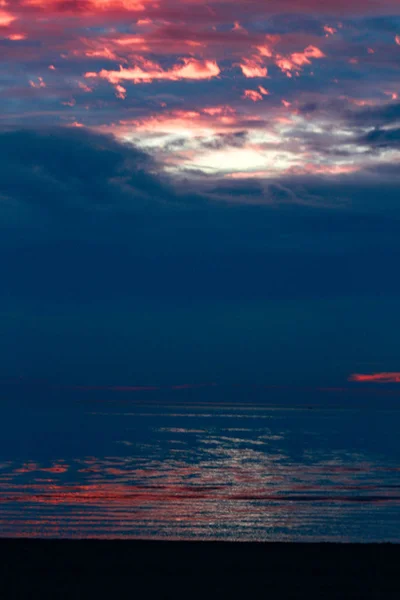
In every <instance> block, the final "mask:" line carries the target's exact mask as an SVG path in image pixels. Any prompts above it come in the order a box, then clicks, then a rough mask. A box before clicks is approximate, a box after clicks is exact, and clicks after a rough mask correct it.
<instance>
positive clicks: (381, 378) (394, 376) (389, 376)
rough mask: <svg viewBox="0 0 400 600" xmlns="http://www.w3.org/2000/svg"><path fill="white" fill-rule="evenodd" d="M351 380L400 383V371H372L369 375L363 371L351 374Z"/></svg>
mask: <svg viewBox="0 0 400 600" xmlns="http://www.w3.org/2000/svg"><path fill="white" fill-rule="evenodd" d="M349 381H357V382H367V383H368V382H369V383H371V382H372V383H374V382H375V383H400V373H398V372H394V373H392V372H390V373H387V372H384V373H372V374H369V375H366V374H362V373H353V375H350V377H349Z"/></svg>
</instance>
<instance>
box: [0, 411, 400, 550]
mask: <svg viewBox="0 0 400 600" xmlns="http://www.w3.org/2000/svg"><path fill="white" fill-rule="evenodd" d="M399 425H400V411H396V410H387V411H384V410H364V409H357V410H335V409H329V410H328V409H321V408H316V409H313V410H310V409H299V408H298V409H276V408H268V407H262V406H249V405H242V406H240V405H237V404H236V405H232V406H229V405H228V406H223V405H207V404H204V405H192V406H190V407H186V408H185V407H184V406H182V405H180V406H172V405H163V406H155V405H150V406H146V405H145V404H139V403H137V402H131V403H126V404H121V403H120V404H118V405H114V404H112V403H110V404H105V405H103V404H102V405H96V404H94V405H87V404H82V405H74V406H73V407H72V408H71V407H68V408H67V407H60V406H57V408H55V407H54V406H53V407H52V408H46V407H42V408H41V409H40V410H38V409H33V408H32V407H31V408H29V407H26V406H25V408H23V409H22V408H18V407H15V406H14V408H13V410H8V412H7V418H6V419H5V420H3V421H2V424H1V426H0V434H1V442H0V530H1V532H2V535H7V536H57V537H59V536H61V537H87V536H95V537H108V538H115V537H140V538H170V539H172V538H174V539H175V538H185V539H193V538H195V539H196V538H197V539H220V538H225V539H239V540H250V539H251V540H309V541H312V540H337V541H381V540H386V541H396V542H399V541H400V441H399V436H398V433H397V432H398V429H399Z"/></svg>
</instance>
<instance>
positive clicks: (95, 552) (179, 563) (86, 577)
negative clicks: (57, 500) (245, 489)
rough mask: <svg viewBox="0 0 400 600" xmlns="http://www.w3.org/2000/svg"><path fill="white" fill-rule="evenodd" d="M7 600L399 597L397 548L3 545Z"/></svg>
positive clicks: (142, 543) (142, 542)
mask: <svg viewBox="0 0 400 600" xmlns="http://www.w3.org/2000/svg"><path fill="white" fill-rule="evenodd" d="M0 552H1V561H0V565H1V566H0V575H1V589H2V597H3V598H50V597H51V598H57V599H58V598H98V597H107V598H108V597H109V598H120V597H121V598H122V597H132V598H157V599H159V598H176V597H177V596H179V597H187V598H203V597H210V596H211V597H215V598H217V597H218V598H220V597H223V598H242V597H247V598H253V597H259V596H260V595H261V596H262V597H265V598H310V597H312V598H321V599H330V598H337V599H339V598H360V599H361V598H363V599H364V598H398V597H399V576H398V570H399V561H400V545H396V544H330V543H326V544H318V543H309V544H302V543H252V542H249V543H240V542H171V541H145V540H126V541H125V540H104V541H103V540H65V539H64V540H41V539H3V540H0Z"/></svg>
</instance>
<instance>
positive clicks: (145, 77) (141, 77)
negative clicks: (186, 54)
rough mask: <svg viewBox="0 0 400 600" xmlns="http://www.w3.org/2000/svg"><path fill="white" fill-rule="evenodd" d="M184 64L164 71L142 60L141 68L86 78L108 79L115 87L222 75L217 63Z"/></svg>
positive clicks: (91, 74) (193, 61)
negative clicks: (126, 83)
mask: <svg viewBox="0 0 400 600" xmlns="http://www.w3.org/2000/svg"><path fill="white" fill-rule="evenodd" d="M182 63H183V64H180V65H179V64H177V65H174V66H173V67H172V68H171V69H168V70H164V69H163V68H162V67H161V66H160V65H159V64H157V63H155V62H152V61H149V60H146V59H144V58H142V57H141V58H140V64H141V66H135V67H132V68H124V67H122V66H120V70H119V71H107V70H106V69H102V70H101V71H100V72H99V73H96V72H88V73H86V74H85V77H86V78H100V79H106V80H107V81H109V82H110V83H112V84H113V85H117V84H119V83H120V82H121V81H132V82H133V83H146V82H148V83H150V82H152V81H154V80H157V79H164V80H169V81H178V80H180V79H193V80H202V79H212V78H213V77H217V76H218V75H219V74H220V72H221V71H220V68H219V67H218V65H217V63H216V62H215V61H211V60H205V61H201V60H197V59H195V58H183V59H182Z"/></svg>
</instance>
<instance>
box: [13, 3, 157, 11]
mask: <svg viewBox="0 0 400 600" xmlns="http://www.w3.org/2000/svg"><path fill="white" fill-rule="evenodd" d="M22 4H23V5H24V6H32V7H36V8H41V9H44V10H46V9H51V8H52V9H55V10H57V9H59V10H63V11H66V10H67V9H68V8H69V7H68V3H67V2H65V0H23V2H22ZM70 4H71V8H70V12H74V5H76V3H75V2H71V3H70ZM145 5H146V0H87V1H86V2H82V6H81V10H85V9H86V12H92V11H96V10H104V11H111V10H121V9H122V10H127V11H141V10H144V8H145ZM75 10H76V6H75Z"/></svg>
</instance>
